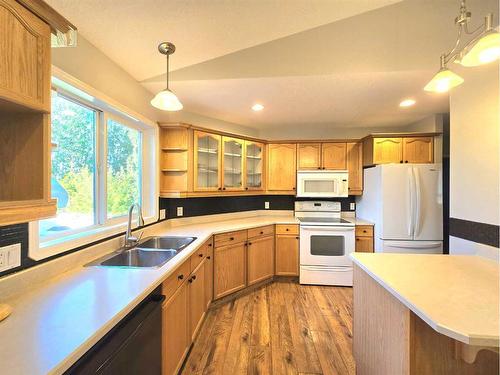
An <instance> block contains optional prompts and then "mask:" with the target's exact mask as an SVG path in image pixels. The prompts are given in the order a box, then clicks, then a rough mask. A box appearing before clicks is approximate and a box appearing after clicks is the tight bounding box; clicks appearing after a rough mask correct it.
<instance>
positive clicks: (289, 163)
mask: <svg viewBox="0 0 500 375" xmlns="http://www.w3.org/2000/svg"><path fill="white" fill-rule="evenodd" d="M296 153H297V145H296V144H294V143H270V144H268V145H267V165H268V169H267V171H268V173H267V190H269V191H286V192H294V191H295V189H296V186H295V185H296V181H297V163H296Z"/></svg>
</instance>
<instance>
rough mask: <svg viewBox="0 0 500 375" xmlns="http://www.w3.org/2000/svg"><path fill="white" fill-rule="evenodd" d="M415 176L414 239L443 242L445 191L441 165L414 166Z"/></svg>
mask: <svg viewBox="0 0 500 375" xmlns="http://www.w3.org/2000/svg"><path fill="white" fill-rule="evenodd" d="M413 170H414V176H415V196H416V209H415V225H414V237H413V238H414V239H415V240H418V241H441V240H442V239H443V191H442V174H441V165H440V164H419V165H414V166H413Z"/></svg>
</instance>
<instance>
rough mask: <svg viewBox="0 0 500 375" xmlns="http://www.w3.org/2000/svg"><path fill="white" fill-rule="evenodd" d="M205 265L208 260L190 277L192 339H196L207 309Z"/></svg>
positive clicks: (190, 335) (190, 333) (190, 327)
mask: <svg viewBox="0 0 500 375" xmlns="http://www.w3.org/2000/svg"><path fill="white" fill-rule="evenodd" d="M205 265H206V261H205V260H204V261H203V262H201V263H200V265H199V266H198V268H197V269H196V270H195V271H194V272H193V273H192V274H191V276H190V277H189V279H188V286H189V337H190V340H191V341H193V340H194V339H195V337H196V334H197V333H198V330H199V329H200V327H201V323H202V321H203V317H204V316H205V312H206V311H207V305H206V303H205V298H206V296H205Z"/></svg>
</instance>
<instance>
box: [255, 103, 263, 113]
mask: <svg viewBox="0 0 500 375" xmlns="http://www.w3.org/2000/svg"><path fill="white" fill-rule="evenodd" d="M263 109H264V106H263V105H262V104H259V103H257V104H254V105H253V106H252V111H255V112H259V111H262V110H263Z"/></svg>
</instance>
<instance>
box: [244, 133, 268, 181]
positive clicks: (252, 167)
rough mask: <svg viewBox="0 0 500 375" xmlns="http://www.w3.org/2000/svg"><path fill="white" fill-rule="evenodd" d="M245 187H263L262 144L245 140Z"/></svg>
mask: <svg viewBox="0 0 500 375" xmlns="http://www.w3.org/2000/svg"><path fill="white" fill-rule="evenodd" d="M244 169H245V189H246V190H263V189H264V144H263V143H259V142H253V141H245V168H244Z"/></svg>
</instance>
